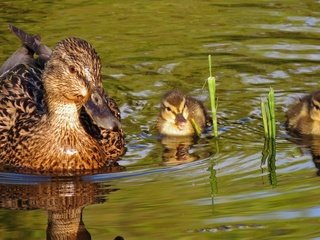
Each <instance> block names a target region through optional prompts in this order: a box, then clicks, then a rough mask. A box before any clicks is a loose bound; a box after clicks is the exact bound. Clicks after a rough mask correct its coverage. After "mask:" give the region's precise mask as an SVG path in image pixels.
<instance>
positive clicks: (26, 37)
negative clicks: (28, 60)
mask: <svg viewBox="0 0 320 240" xmlns="http://www.w3.org/2000/svg"><path fill="white" fill-rule="evenodd" d="M9 29H10V31H11V32H12V33H14V34H15V35H16V36H17V37H18V38H19V39H20V41H21V42H22V44H23V45H24V46H25V47H26V48H28V49H29V51H32V52H33V53H35V54H37V55H38V56H39V58H40V59H41V60H42V61H44V62H45V61H47V60H48V59H49V57H50V55H51V52H52V51H51V49H50V48H49V47H47V46H46V45H44V44H42V43H41V38H40V36H39V35H31V34H28V33H26V32H25V31H23V30H22V29H20V28H17V27H15V26H13V25H12V24H9Z"/></svg>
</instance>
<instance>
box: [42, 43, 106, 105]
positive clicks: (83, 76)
mask: <svg viewBox="0 0 320 240" xmlns="http://www.w3.org/2000/svg"><path fill="white" fill-rule="evenodd" d="M100 72H101V61H100V58H99V56H98V54H97V53H96V51H95V50H94V48H93V47H92V46H91V45H90V44H89V43H88V42H86V41H85V40H82V39H79V38H74V37H72V38H67V39H65V40H62V41H61V42H59V43H58V44H57V45H56V47H55V48H54V50H53V51H52V54H51V56H50V59H49V60H48V62H47V63H46V66H45V69H44V73H43V79H44V85H45V88H46V91H47V92H48V95H50V98H54V99H59V100H60V101H62V102H64V103H69V102H74V103H76V104H77V106H78V107H79V108H80V107H81V106H82V105H83V104H84V103H85V102H86V101H87V100H88V98H89V97H90V95H91V93H92V91H93V90H94V88H95V87H97V86H102V83H101V75H100Z"/></svg>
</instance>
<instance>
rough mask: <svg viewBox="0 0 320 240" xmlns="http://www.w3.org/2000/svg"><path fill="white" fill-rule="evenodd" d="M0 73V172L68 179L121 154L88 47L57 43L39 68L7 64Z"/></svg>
mask: <svg viewBox="0 0 320 240" xmlns="http://www.w3.org/2000/svg"><path fill="white" fill-rule="evenodd" d="M25 48H26V49H27V50H28V46H25ZM28 54H29V53H28ZM31 56H32V55H31ZM12 59H15V56H13V57H12ZM22 59H28V58H27V56H25V57H23V58H22ZM6 63H8V61H7V62H6ZM8 66H9V67H8ZM4 69H5V71H3V72H2V74H1V77H0V92H1V94H0V165H2V167H5V168H13V169H25V170H34V171H36V172H39V171H40V172H53V173H66V174H70V173H71V174H72V173H74V172H77V173H78V172H79V173H80V172H87V171H94V170H99V169H101V168H103V167H104V166H106V165H107V164H108V163H109V162H112V161H116V160H117V159H118V158H119V157H120V156H121V155H122V154H123V153H124V137H123V132H122V130H121V126H120V124H119V120H120V114H119V110H118V108H117V106H116V105H115V103H114V101H113V100H112V99H110V98H107V97H106V96H105V93H104V91H103V89H102V82H101V76H100V71H101V63H100V59H99V57H98V55H97V54H96V52H95V50H94V49H93V47H92V46H91V45H90V44H89V43H87V42H86V41H84V40H82V39H78V38H68V39H65V40H63V41H61V42H59V43H58V44H57V46H56V48H55V49H54V50H53V51H52V54H51V52H50V56H48V58H47V59H46V60H45V67H44V69H43V68H41V65H36V64H34V62H33V61H21V63H14V62H9V64H7V65H6V66H5V67H4ZM103 114H105V115H108V119H107V120H106V121H105V119H103V117H101V115H103ZM97 115H99V116H98V118H96V116H97Z"/></svg>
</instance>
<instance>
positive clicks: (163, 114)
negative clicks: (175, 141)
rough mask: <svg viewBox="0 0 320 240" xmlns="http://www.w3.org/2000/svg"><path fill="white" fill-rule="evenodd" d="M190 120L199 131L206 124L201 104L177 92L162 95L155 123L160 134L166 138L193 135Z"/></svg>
mask: <svg viewBox="0 0 320 240" xmlns="http://www.w3.org/2000/svg"><path fill="white" fill-rule="evenodd" d="M192 119H193V120H194V121H195V123H196V124H197V125H198V126H199V127H200V128H201V130H203V129H204V127H205V126H206V122H207V112H206V109H205V107H204V106H203V104H202V102H200V101H198V100H196V99H194V98H192V97H190V96H187V95H185V94H183V93H182V92H181V91H179V90H172V91H170V92H168V93H167V94H165V95H164V97H163V99H162V101H161V109H160V116H159V117H158V122H157V129H158V131H159V133H160V134H162V135H167V136H192V135H195V134H196V132H195V130H194V128H193V126H192V122H191V120H192Z"/></svg>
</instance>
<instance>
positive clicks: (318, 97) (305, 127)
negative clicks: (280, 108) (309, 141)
mask: <svg viewBox="0 0 320 240" xmlns="http://www.w3.org/2000/svg"><path fill="white" fill-rule="evenodd" d="M286 115H287V123H286V124H287V128H288V130H289V131H292V132H295V133H298V134H302V135H320V90H318V91H315V92H313V93H311V94H309V95H307V96H305V97H303V98H302V99H300V101H299V102H298V103H297V104H295V105H293V106H292V107H291V108H290V109H289V110H288V112H287V114H286Z"/></svg>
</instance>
